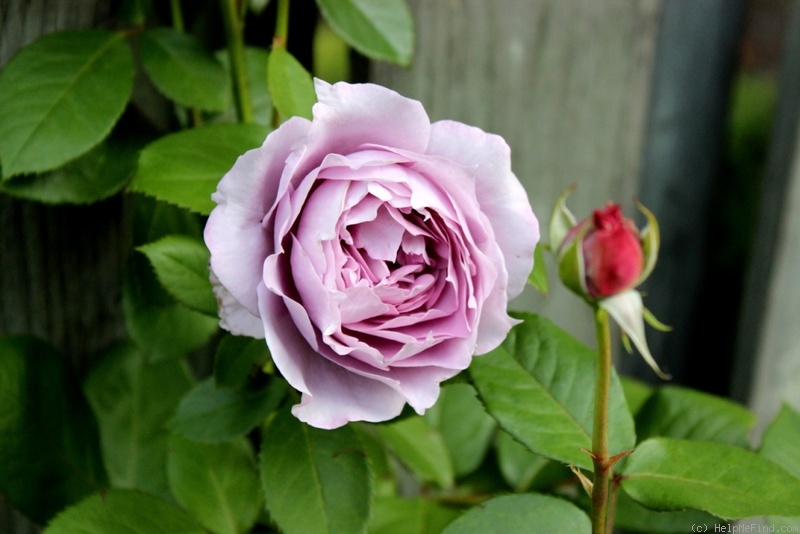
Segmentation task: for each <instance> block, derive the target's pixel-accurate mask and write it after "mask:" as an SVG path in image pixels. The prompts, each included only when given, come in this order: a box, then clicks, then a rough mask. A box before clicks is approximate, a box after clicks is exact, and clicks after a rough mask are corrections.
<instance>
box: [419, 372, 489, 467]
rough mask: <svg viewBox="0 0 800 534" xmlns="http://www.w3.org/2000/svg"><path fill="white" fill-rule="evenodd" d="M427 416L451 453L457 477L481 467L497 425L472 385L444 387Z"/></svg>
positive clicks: (426, 413)
mask: <svg viewBox="0 0 800 534" xmlns="http://www.w3.org/2000/svg"><path fill="white" fill-rule="evenodd" d="M425 419H426V420H427V421H428V422H429V423H430V424H431V426H433V428H435V429H436V430H438V432H439V434H440V435H441V436H442V440H443V441H444V444H445V446H446V447H447V450H448V452H449V456H450V460H451V462H452V464H453V471H454V472H455V475H456V476H459V477H460V476H464V475H467V474H469V473H471V472H472V471H474V470H475V469H477V468H478V466H480V464H481V462H483V459H484V457H485V456H486V453H487V452H488V451H489V447H490V446H491V444H492V438H493V437H494V431H495V428H496V426H497V425H496V424H495V422H494V419H492V417H491V416H490V415H489V414H487V413H486V410H485V409H484V408H483V405H481V402H480V401H479V400H478V398H477V396H476V393H475V389H474V388H473V387H472V386H470V385H469V384H449V385H447V386H444V387H442V390H441V393H440V395H439V400H437V401H436V404H434V405H433V406H432V407H431V408H430V409H429V410H428V411H427V412H425Z"/></svg>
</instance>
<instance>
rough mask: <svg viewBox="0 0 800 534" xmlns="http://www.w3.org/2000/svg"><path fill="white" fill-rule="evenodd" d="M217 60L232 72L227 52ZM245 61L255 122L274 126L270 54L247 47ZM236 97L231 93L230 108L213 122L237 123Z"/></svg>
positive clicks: (219, 54)
mask: <svg viewBox="0 0 800 534" xmlns="http://www.w3.org/2000/svg"><path fill="white" fill-rule="evenodd" d="M216 57H217V59H218V60H219V61H220V63H222V66H223V67H225V69H226V70H228V71H229V70H230V61H231V60H230V55H229V54H228V51H227V50H220V51H218V52H217V54H216ZM244 60H245V64H246V65H247V72H248V77H247V84H248V86H249V88H250V101H251V103H252V106H253V121H254V122H255V123H256V124H263V125H264V126H271V125H272V109H273V107H272V96H270V94H269V87H268V86H267V64H268V62H269V52H267V51H266V50H264V49H263V48H256V47H251V46H246V47H245V49H244ZM233 102H234V97H233V93H231V97H230V106H228V108H227V109H226V110H225V111H224V112H223V113H222V114H220V115H217V116H215V117H213V119H212V121H213V122H237V120H238V119H237V117H236V108H235V107H234V105H233Z"/></svg>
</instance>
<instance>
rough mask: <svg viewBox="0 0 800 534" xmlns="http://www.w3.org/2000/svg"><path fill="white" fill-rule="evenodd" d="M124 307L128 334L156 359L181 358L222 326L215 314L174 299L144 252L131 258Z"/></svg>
mask: <svg viewBox="0 0 800 534" xmlns="http://www.w3.org/2000/svg"><path fill="white" fill-rule="evenodd" d="M137 260H141V261H137ZM122 309H123V312H124V313H125V326H126V328H127V330H128V334H129V335H130V337H131V339H133V341H135V342H136V344H137V345H138V346H139V348H140V349H141V350H142V351H143V352H144V353H145V354H146V356H147V358H148V360H149V361H153V362H154V361H161V360H168V359H175V358H182V357H184V356H186V355H188V354H189V353H191V352H193V351H195V350H197V349H199V348H201V347H202V346H203V345H205V344H206V343H208V342H209V341H210V340H211V337H212V336H213V335H214V334H215V333H217V331H218V330H219V326H218V322H219V321H218V319H217V318H216V317H210V316H208V315H206V314H204V313H200V312H197V311H194V310H192V309H189V308H187V307H186V306H184V305H182V304H179V303H176V302H174V301H173V300H172V297H170V296H169V295H168V294H167V293H166V292H165V291H164V289H163V288H162V287H161V284H159V282H158V280H156V278H155V275H154V274H153V272H152V269H151V268H150V266H149V265H147V260H146V259H145V258H144V257H143V256H141V257H138V258H136V257H135V258H132V261H130V262H129V267H128V273H127V275H126V279H125V285H124V287H123V292H122Z"/></svg>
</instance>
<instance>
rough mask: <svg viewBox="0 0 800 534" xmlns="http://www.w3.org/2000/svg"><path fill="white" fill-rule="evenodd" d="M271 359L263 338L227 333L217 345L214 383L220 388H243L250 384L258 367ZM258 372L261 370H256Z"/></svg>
mask: <svg viewBox="0 0 800 534" xmlns="http://www.w3.org/2000/svg"><path fill="white" fill-rule="evenodd" d="M269 361H270V354H269V349H268V348H267V344H266V343H265V342H264V340H263V339H254V338H252V337H243V336H234V335H230V334H228V335H226V336H225V337H223V338H222V341H220V343H219V346H218V347H217V355H216V358H215V360H214V383H215V384H216V386H217V387H218V388H223V387H225V388H241V387H244V386H246V385H247V384H248V382H249V381H250V379H251V377H252V376H253V373H254V370H255V368H257V367H262V366H264V365H265V364H266V363H267V362H269ZM256 372H258V373H260V372H261V370H258V371H256Z"/></svg>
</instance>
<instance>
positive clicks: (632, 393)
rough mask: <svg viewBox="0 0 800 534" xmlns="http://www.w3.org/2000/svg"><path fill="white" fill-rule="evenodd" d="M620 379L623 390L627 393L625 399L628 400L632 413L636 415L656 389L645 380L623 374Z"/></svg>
mask: <svg viewBox="0 0 800 534" xmlns="http://www.w3.org/2000/svg"><path fill="white" fill-rule="evenodd" d="M619 380H620V382H621V383H622V391H623V392H624V393H625V400H626V401H627V402H628V408H629V409H630V411H631V413H632V414H634V415H636V414H637V413H639V410H641V409H642V406H644V403H645V402H647V399H649V398H650V396H651V395H652V394H653V392H654V391H655V389H654V388H653V387H651V386H648V385H647V384H645V383H644V382H640V381H639V380H635V379H633V378H630V377H627V376H622V377H620V379H619Z"/></svg>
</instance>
